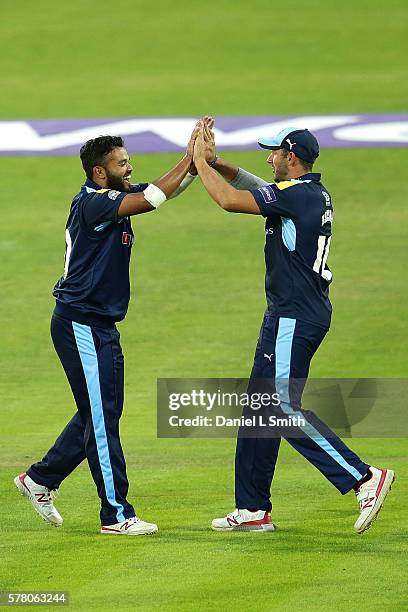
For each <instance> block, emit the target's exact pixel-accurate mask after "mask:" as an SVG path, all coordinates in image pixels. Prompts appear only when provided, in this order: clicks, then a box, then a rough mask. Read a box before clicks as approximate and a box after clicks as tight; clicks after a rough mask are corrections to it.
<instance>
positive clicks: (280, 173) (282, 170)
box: [273, 162, 288, 183]
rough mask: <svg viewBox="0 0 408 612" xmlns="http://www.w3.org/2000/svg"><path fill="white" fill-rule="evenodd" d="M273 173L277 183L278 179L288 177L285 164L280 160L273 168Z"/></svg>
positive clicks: (283, 179)
mask: <svg viewBox="0 0 408 612" xmlns="http://www.w3.org/2000/svg"><path fill="white" fill-rule="evenodd" d="M273 174H274V176H275V181H276V182H277V183H279V182H280V181H286V179H287V178H288V167H287V164H285V163H282V162H281V163H280V164H279V166H278V167H277V168H274V169H273Z"/></svg>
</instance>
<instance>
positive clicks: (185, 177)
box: [14, 117, 213, 535]
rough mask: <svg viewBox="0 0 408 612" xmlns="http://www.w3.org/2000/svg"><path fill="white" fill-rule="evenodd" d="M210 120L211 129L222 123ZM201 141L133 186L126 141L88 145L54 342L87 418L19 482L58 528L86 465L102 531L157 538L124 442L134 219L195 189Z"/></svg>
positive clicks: (69, 231)
mask: <svg viewBox="0 0 408 612" xmlns="http://www.w3.org/2000/svg"><path fill="white" fill-rule="evenodd" d="M205 120H206V121H207V122H208V125H209V126H210V127H211V126H212V123H213V122H212V119H211V118H210V117H207V118H206V119H205ZM196 134H197V129H195V130H194V131H193V133H192V136H191V139H190V142H189V144H188V147H187V151H186V154H185V155H184V157H183V158H182V159H181V160H180V161H179V163H178V164H176V166H174V168H172V169H171V170H169V172H167V174H165V175H164V176H162V177H161V178H159V179H158V180H156V181H154V182H153V183H151V184H148V183H138V184H136V185H132V184H131V182H130V180H131V174H132V165H131V163H130V158H129V155H128V152H127V151H126V149H125V147H124V143H123V140H122V138H120V137H119V136H101V137H99V138H95V139H93V140H89V141H88V142H86V143H85V144H84V146H83V147H82V148H81V152H80V157H81V161H82V166H83V168H84V171H85V173H86V181H85V183H84V185H83V186H82V187H81V189H80V191H79V193H78V194H77V195H76V196H75V198H74V199H73V202H72V204H71V208H70V212H69V216H68V221H67V224H66V229H65V238H66V251H65V269H64V274H63V276H62V277H61V278H60V279H59V281H58V282H57V284H56V285H55V288H54V292H53V293H54V296H55V298H56V306H55V310H54V313H53V316H52V320H51V336H52V340H53V343H54V347H55V349H56V352H57V354H58V357H59V358H60V360H61V363H62V366H63V368H64V370H65V374H66V376H67V378H68V381H69V384H70V386H71V390H72V393H73V396H74V398H75V402H76V405H77V412H76V413H75V414H74V416H73V417H72V419H71V420H70V421H69V423H68V424H67V426H66V427H65V429H64V430H63V431H62V433H61V434H60V436H59V437H58V438H57V440H56V442H55V443H54V445H53V446H52V447H51V448H50V449H49V451H48V452H47V454H46V455H45V457H44V458H43V459H42V460H41V461H38V462H37V463H34V464H33V465H31V466H30V467H29V468H28V469H27V471H26V472H24V473H22V474H20V475H19V476H17V477H16V478H15V480H14V482H15V484H16V486H17V488H18V490H19V491H20V493H21V494H22V495H23V496H25V497H26V498H27V499H28V500H29V501H30V502H31V503H32V505H33V507H34V509H35V510H36V511H37V512H38V514H39V515H40V516H41V517H42V518H43V519H44V520H45V521H46V522H48V523H50V524H51V525H54V526H60V525H61V524H62V522H63V519H62V517H61V515H60V514H59V512H58V511H57V509H56V508H55V506H54V503H53V492H54V490H56V489H58V487H59V486H60V484H61V483H62V482H63V480H64V479H65V478H67V476H69V474H71V472H72V471H73V470H75V468H76V467H77V466H78V465H79V464H80V463H81V462H82V461H83V460H84V459H85V458H86V459H87V461H88V465H89V468H90V471H91V474H92V477H93V480H94V482H95V485H96V488H97V492H98V495H99V497H100V500H101V511H100V520H101V529H100V531H101V533H102V534H106V535H143V534H152V533H155V532H156V531H157V525H155V524H153V523H148V522H146V521H143V520H142V519H141V518H139V517H138V516H137V515H136V512H135V510H134V507H133V506H132V504H131V503H130V502H129V500H128V499H127V494H128V479H127V475H126V464H125V458H124V455H123V451H122V447H121V443H120V437H119V419H120V417H121V414H122V407H123V384H124V361H123V353H122V349H121V346H120V341H119V338H120V337H119V332H118V330H117V328H116V323H117V322H118V321H122V320H123V319H124V317H125V315H126V312H127V309H128V303H129V298H130V283H129V264H130V255H131V249H132V244H133V231H132V225H131V220H130V218H131V217H132V216H133V215H140V214H142V213H147V212H150V211H153V210H155V209H157V208H159V206H161V205H162V204H163V203H164V202H165V201H166V200H167V199H169V198H170V197H174V196H175V195H178V194H179V193H181V192H182V191H183V190H184V189H185V188H186V187H187V186H188V185H189V184H190V183H191V181H192V180H193V178H194V174H196V171H195V168H194V165H193V163H192V155H193V144H194V140H195V137H196ZM189 170H190V171H191V173H192V174H190V173H189Z"/></svg>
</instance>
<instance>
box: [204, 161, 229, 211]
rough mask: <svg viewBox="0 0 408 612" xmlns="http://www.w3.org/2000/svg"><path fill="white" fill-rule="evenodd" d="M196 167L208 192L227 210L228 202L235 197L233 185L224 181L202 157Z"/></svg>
mask: <svg viewBox="0 0 408 612" xmlns="http://www.w3.org/2000/svg"><path fill="white" fill-rule="evenodd" d="M196 168H197V172H198V174H199V176H200V178H201V180H202V182H203V185H204V187H205V188H206V190H207V191H208V194H209V195H210V196H211V197H212V199H213V200H214V201H215V202H216V203H217V204H218V205H219V206H221V208H224V209H225V210H228V207H229V203H230V202H231V201H233V200H234V197H235V192H236V190H235V189H234V187H231V186H230V185H229V184H228V183H226V182H225V181H224V180H223V179H222V178H221V176H219V175H218V174H217V172H216V171H215V170H214V169H213V168H211V167H210V166H209V165H208V164H207V162H206V161H205V160H204V159H200V160H199V161H197V162H196Z"/></svg>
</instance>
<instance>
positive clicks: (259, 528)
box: [211, 525, 276, 533]
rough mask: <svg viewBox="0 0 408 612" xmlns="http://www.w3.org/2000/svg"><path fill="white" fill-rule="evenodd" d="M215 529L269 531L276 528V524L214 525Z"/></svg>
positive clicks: (212, 527)
mask: <svg viewBox="0 0 408 612" xmlns="http://www.w3.org/2000/svg"><path fill="white" fill-rule="evenodd" d="M211 529H212V530H213V531H247V532H248V531H251V532H253V533H268V532H272V531H275V530H276V526H275V525H239V526H238V527H214V526H213V525H211Z"/></svg>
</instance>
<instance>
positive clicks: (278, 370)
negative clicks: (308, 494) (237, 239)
mask: <svg viewBox="0 0 408 612" xmlns="http://www.w3.org/2000/svg"><path fill="white" fill-rule="evenodd" d="M259 144H260V146H261V147H263V148H264V149H269V150H270V155H269V157H268V159H267V163H268V164H269V165H270V166H271V168H272V170H273V172H274V175H275V183H272V184H269V183H267V182H266V181H264V180H263V179H261V178H259V177H257V176H255V175H253V174H251V173H249V172H246V171H245V170H243V169H242V168H238V167H236V166H234V165H233V164H230V163H228V162H226V161H225V160H221V159H219V158H217V156H216V155H215V147H214V134H213V132H212V130H211V128H209V127H208V126H207V125H206V123H205V122H204V121H203V122H202V123H201V125H200V131H199V134H198V136H197V139H196V141H195V145H194V163H195V166H196V168H197V171H198V174H199V176H200V178H201V180H202V182H203V185H204V187H205V189H206V190H207V191H208V193H209V195H210V196H211V197H212V198H213V200H215V202H216V203H217V204H218V205H219V206H220V207H221V208H223V209H224V210H226V211H228V212H235V213H245V214H250V215H262V216H263V217H265V219H266V225H265V232H266V244H265V263H266V282H265V289H266V298H267V310H266V313H265V316H264V319H263V323H262V326H261V331H260V335H259V340H258V344H257V348H256V352H255V358H254V365H253V369H252V373H251V381H252V382H253V383H254V384H255V381H257V380H259V379H271V380H272V381H274V385H275V388H276V391H277V392H278V393H279V396H280V409H281V410H282V413H283V414H284V415H288V416H302V417H303V419H304V426H301V427H300V429H299V430H298V431H297V432H296V433H297V434H299V435H296V436H295V437H293V438H292V437H287V438H286V439H287V441H288V442H289V444H291V445H292V446H293V448H295V449H296V450H297V451H298V452H299V453H301V454H302V455H303V456H304V457H305V458H306V459H307V460H308V461H309V462H310V463H311V464H312V465H314V466H315V467H316V468H317V469H318V470H320V472H321V473H322V474H323V475H324V476H325V477H326V478H327V479H328V480H329V482H331V483H332V484H333V485H334V486H335V487H336V488H337V489H338V490H339V491H340V493H342V494H346V493H348V492H349V491H354V492H355V494H356V496H357V501H358V503H359V510H360V512H359V516H358V518H357V520H356V522H355V525H354V528H355V530H356V532H357V533H363V532H364V531H365V530H366V529H368V528H369V527H370V526H371V525H372V523H373V521H374V520H375V518H376V517H377V514H378V512H379V510H380V509H381V506H382V504H383V501H384V499H385V497H386V495H387V493H388V491H389V490H390V488H391V484H392V482H393V480H394V472H393V471H392V470H389V469H381V468H376V467H374V466H370V465H369V464H367V463H365V462H364V461H362V460H361V459H360V457H358V456H357V455H356V454H355V453H354V452H353V451H352V450H351V449H350V448H348V447H347V446H346V445H345V444H344V443H343V442H342V440H340V438H338V436H336V434H335V433H333V432H332V431H331V430H330V429H329V428H328V427H327V426H326V425H325V424H324V423H322V422H321V421H320V419H319V418H318V417H317V416H316V415H315V414H314V413H313V412H310V411H303V410H302V408H301V396H302V391H303V387H304V383H305V381H306V379H307V376H308V373H309V366H310V362H311V359H312V357H313V355H314V353H315V352H316V350H317V349H318V347H319V345H320V343H321V342H322V340H323V338H324V337H325V335H326V333H327V332H328V330H329V327H330V320H331V304H330V301H329V284H330V282H331V280H332V273H331V271H330V269H329V267H328V265H327V258H328V254H329V247H330V242H331V236H332V219H333V208H332V202H331V197H330V194H329V192H328V191H327V189H326V188H325V187H324V185H323V184H322V183H321V176H320V174H317V173H314V172H313V171H312V167H313V164H314V162H315V160H316V158H317V156H318V155H319V145H318V142H317V140H316V138H315V137H314V136H313V134H311V133H310V132H309V131H308V130H306V129H302V130H300V129H297V128H291V127H288V128H286V129H284V130H282V131H280V132H279V133H278V134H277V135H276V136H274V137H272V138H271V137H267V138H263V139H262V140H260V141H259ZM211 147H212V152H210V153H209V149H210V148H211ZM208 160H212V161H211V162H210V164H209V163H208ZM217 172H218V173H219V174H221V176H219V174H218V173H217ZM224 179H226V180H224ZM250 384H251V382H250ZM279 446H280V437H275V438H274V437H268V438H266V437H248V436H246V435H245V430H244V428H242V427H241V429H240V431H239V434H238V440H237V447H236V455H235V505H236V509H235V510H234V511H233V512H231V513H230V514H227V515H226V516H225V517H222V518H216V519H214V520H213V522H212V528H213V529H214V530H216V531H258V532H264V533H266V532H268V531H273V530H274V525H273V523H272V519H271V510H272V504H271V500H270V488H271V483H272V479H273V475H274V471H275V465H276V461H277V457H278V451H279Z"/></svg>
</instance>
